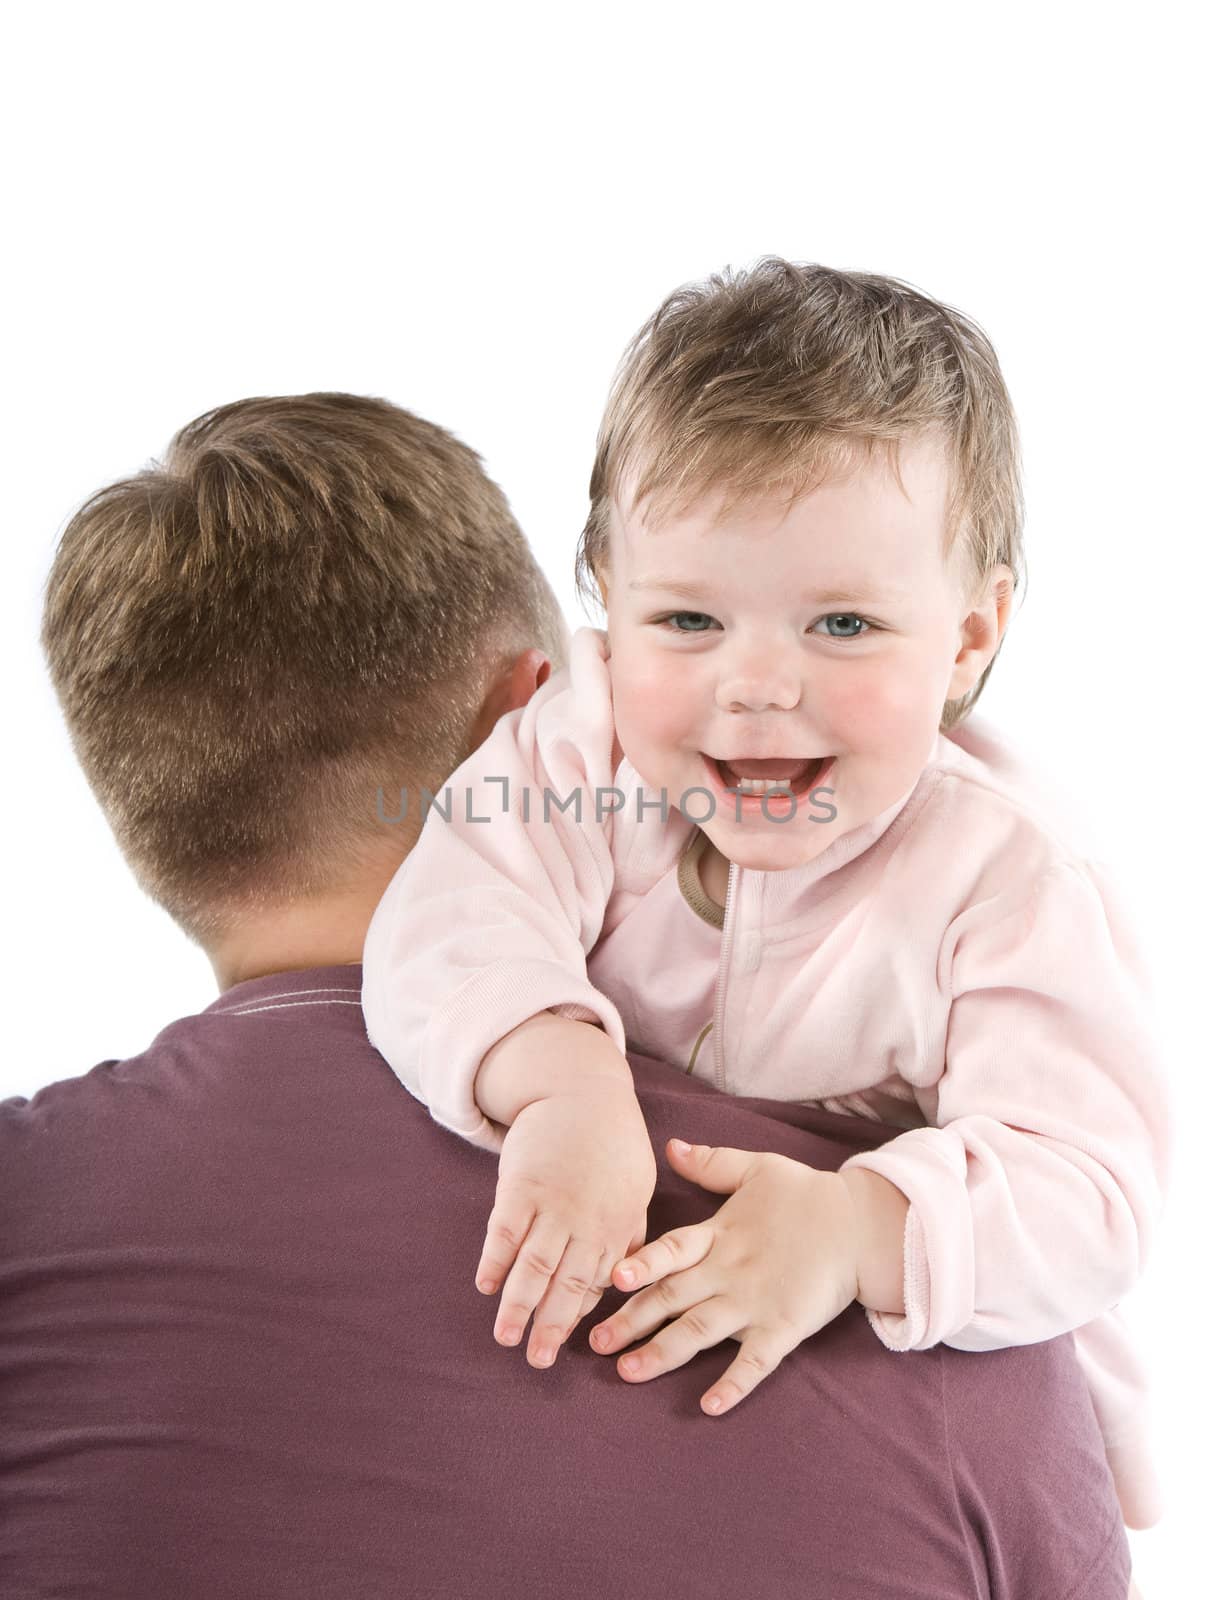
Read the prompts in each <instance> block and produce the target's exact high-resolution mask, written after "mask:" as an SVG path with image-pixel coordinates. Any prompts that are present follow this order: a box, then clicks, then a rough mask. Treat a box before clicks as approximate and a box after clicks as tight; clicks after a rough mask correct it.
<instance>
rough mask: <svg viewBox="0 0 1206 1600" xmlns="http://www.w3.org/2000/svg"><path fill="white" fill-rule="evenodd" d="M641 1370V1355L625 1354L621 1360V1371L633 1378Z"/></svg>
mask: <svg viewBox="0 0 1206 1600" xmlns="http://www.w3.org/2000/svg"><path fill="white" fill-rule="evenodd" d="M640 1370H641V1358H640V1356H625V1357H624V1359H623V1360H622V1361H621V1362H620V1371H621V1372H623V1373H626V1374H627V1375H628V1377H630V1378H633V1377H635V1376H636V1374H637V1373H638V1372H639V1371H640Z"/></svg>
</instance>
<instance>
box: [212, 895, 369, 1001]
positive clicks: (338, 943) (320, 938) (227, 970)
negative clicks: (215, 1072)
mask: <svg viewBox="0 0 1206 1600" xmlns="http://www.w3.org/2000/svg"><path fill="white" fill-rule="evenodd" d="M392 876H393V871H392V869H391V870H390V871H388V872H385V873H384V874H380V875H378V874H370V875H369V878H368V879H367V880H366V881H365V882H364V883H362V884H359V885H357V886H356V887H354V888H353V887H349V888H348V889H346V890H344V891H341V892H338V893H336V892H332V893H330V894H327V895H320V896H318V897H316V898H315V899H313V900H303V901H297V902H295V903H294V904H292V905H285V906H278V907H273V908H271V909H268V910H264V911H261V912H254V913H253V912H244V913H241V914H240V916H239V919H238V922H237V924H236V926H235V927H234V928H233V929H232V930H231V931H230V932H229V933H227V934H225V935H223V936H222V937H221V938H219V939H215V940H213V941H211V942H210V944H209V945H208V946H207V947H206V955H208V957H209V963H210V966H211V967H213V969H214V977H215V978H216V979H217V980H218V988H219V989H220V990H222V991H225V990H227V989H230V988H233V987H234V985H235V984H236V983H245V982H246V981H247V980H248V979H249V978H267V977H271V976H273V975H274V974H275V973H278V972H302V971H305V970H307V969H308V968H310V967H342V966H351V965H353V964H355V963H356V962H358V961H360V960H361V958H362V956H363V954H364V936H365V934H366V933H367V932H368V925H369V922H370V921H371V920H372V916H373V912H374V911H375V910H376V909H377V902H378V901H379V900H380V898H381V896H382V895H383V894H384V893H385V890H386V887H387V886H388V884H389V880H390V878H391V877H392Z"/></svg>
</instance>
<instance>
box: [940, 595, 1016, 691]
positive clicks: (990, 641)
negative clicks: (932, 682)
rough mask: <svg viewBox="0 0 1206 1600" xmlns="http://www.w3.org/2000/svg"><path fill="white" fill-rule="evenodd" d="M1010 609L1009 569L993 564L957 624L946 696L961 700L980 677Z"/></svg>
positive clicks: (1011, 599) (997, 644)
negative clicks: (957, 640)
mask: <svg viewBox="0 0 1206 1600" xmlns="http://www.w3.org/2000/svg"><path fill="white" fill-rule="evenodd" d="M1012 609H1013V573H1012V572H1010V570H1009V568H1008V567H1006V566H1000V567H994V568H993V569H992V571H991V572H990V573H989V574H988V576H987V578H985V580H984V583H983V586H982V587H981V589H980V592H979V598H978V599H977V600H976V603H975V604H974V605H973V606H972V609H971V610H970V611H969V612H968V613H967V615H966V616H965V617H964V618H963V621H962V622H961V624H960V626H959V637H960V646H959V653H958V655H956V657H955V662H954V668H953V670H952V672H951V681H950V683H949V684H948V685H947V689H946V698H947V699H948V700H961V699H962V698H963V696H964V695H965V694H967V693H968V691H969V690H971V689H973V688H974V687H975V685H976V684H977V683H978V682H979V681H980V678H981V677H982V676H983V674H984V672H985V671H986V669H987V667H988V664H989V662H990V661H991V660H992V658H993V657H994V656H995V655H996V653H997V651H998V650H999V649H1000V645H1001V640H1002V639H1003V638H1004V637H1005V629H1006V628H1007V627H1008V626H1009V615H1010V612H1011V611H1012Z"/></svg>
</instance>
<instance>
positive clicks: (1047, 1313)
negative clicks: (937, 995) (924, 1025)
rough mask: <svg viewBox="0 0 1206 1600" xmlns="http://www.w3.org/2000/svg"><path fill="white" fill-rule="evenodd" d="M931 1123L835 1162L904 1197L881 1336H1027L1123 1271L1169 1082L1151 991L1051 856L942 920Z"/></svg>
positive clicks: (1111, 922) (1090, 1311) (1143, 1253)
mask: <svg viewBox="0 0 1206 1600" xmlns="http://www.w3.org/2000/svg"><path fill="white" fill-rule="evenodd" d="M939 980H940V981H944V982H946V983H949V986H950V994H951V1009H950V1017H949V1024H948V1031H947V1054H946V1070H945V1073H944V1075H943V1077H942V1078H941V1079H940V1080H939V1082H938V1085H937V1114H936V1115H935V1117H934V1122H935V1126H933V1127H929V1128H919V1129H914V1130H910V1131H909V1132H907V1133H904V1134H901V1135H899V1136H898V1137H897V1138H895V1139H893V1140H891V1141H890V1142H889V1143H888V1144H886V1145H883V1146H881V1147H880V1148H879V1149H877V1150H874V1151H868V1152H867V1153H865V1154H863V1155H858V1156H854V1157H852V1158H851V1160H850V1161H848V1162H846V1163H845V1164H844V1167H843V1171H853V1170H859V1169H864V1170H867V1171H870V1172H875V1173H878V1174H879V1175H880V1176H881V1177H883V1178H886V1179H888V1180H889V1181H890V1182H891V1183H893V1184H895V1185H896V1187H897V1188H898V1189H899V1190H900V1191H901V1193H902V1194H903V1195H904V1196H905V1197H906V1198H907V1199H908V1201H909V1209H908V1216H907V1221H906V1226H905V1236H904V1252H903V1263H902V1266H903V1291H904V1293H903V1300H904V1309H903V1312H902V1313H901V1314H898V1315H897V1314H893V1313H891V1312H879V1311H872V1312H871V1313H870V1317H871V1322H872V1324H873V1326H874V1327H875V1329H876V1332H877V1333H878V1334H879V1336H880V1338H881V1339H882V1340H883V1342H884V1343H885V1344H887V1345H889V1346H890V1347H891V1348H893V1349H897V1350H910V1349H925V1348H928V1347H929V1346H931V1345H934V1344H936V1343H938V1342H939V1341H942V1342H944V1343H946V1344H948V1345H952V1346H954V1347H955V1348H957V1349H964V1350H987V1349H996V1348H1000V1347H1002V1346H1006V1345H1014V1344H1030V1343H1035V1342H1037V1341H1039V1340H1042V1339H1049V1338H1053V1337H1054V1336H1056V1335H1057V1334H1061V1333H1066V1332H1068V1331H1069V1330H1071V1329H1074V1328H1079V1327H1082V1326H1083V1325H1084V1324H1086V1323H1088V1322H1090V1321H1092V1320H1093V1319H1094V1318H1095V1317H1096V1316H1098V1315H1099V1314H1100V1313H1101V1312H1103V1311H1106V1310H1108V1309H1109V1308H1110V1307H1112V1306H1114V1305H1116V1304H1117V1303H1118V1301H1119V1300H1121V1299H1122V1297H1123V1296H1124V1295H1125V1294H1126V1293H1127V1291H1128V1290H1129V1289H1130V1288H1131V1287H1132V1286H1133V1284H1134V1283H1135V1281H1136V1279H1137V1277H1138V1275H1139V1272H1140V1269H1141V1268H1142V1266H1143V1265H1144V1263H1145V1261H1146V1259H1147V1256H1148V1253H1149V1251H1150V1248H1151V1243H1152V1238H1153V1233H1154V1229H1155V1226H1156V1223H1157V1220H1158V1217H1159V1213H1160V1211H1161V1209H1162V1205H1163V1193H1164V1190H1165V1186H1166V1183H1167V1163H1168V1154H1169V1146H1170V1138H1171V1134H1170V1116H1169V1107H1168V1089H1167V1084H1166V1081H1165V1076H1164V1073H1163V1071H1162V1067H1161V1063H1160V1060H1159V1053H1158V1050H1157V1048H1156V1046H1155V1044H1154V1042H1153V1039H1152V1036H1151V1033H1150V1030H1149V1024H1148V1011H1149V1004H1150V1002H1149V999H1148V997H1147V995H1146V993H1145V992H1144V985H1143V980H1142V977H1141V975H1140V972H1139V969H1138V962H1137V959H1136V956H1135V951H1134V948H1133V945H1132V942H1131V939H1130V936H1129V934H1128V932H1127V930H1126V928H1125V924H1124V921H1123V919H1122V916H1121V914H1120V912H1119V910H1118V908H1117V906H1116V905H1115V904H1114V902H1113V898H1112V896H1111V894H1110V891H1109V889H1108V887H1107V885H1106V884H1105V883H1104V882H1103V881H1102V880H1101V879H1100V877H1099V875H1098V874H1097V873H1096V872H1095V870H1094V869H1093V868H1092V867H1091V866H1090V865H1088V864H1087V863H1083V862H1081V863H1077V862H1071V861H1069V862H1063V863H1060V864H1058V865H1056V866H1054V867H1052V868H1051V869H1050V870H1049V871H1048V872H1047V873H1046V874H1045V875H1044V876H1043V877H1042V878H1041V879H1040V880H1039V881H1038V882H1037V883H1036V884H1035V885H1034V886H1033V888H1032V889H1031V890H1030V891H1029V892H1027V893H1025V894H1021V895H1019V898H1018V901H1017V902H1016V903H1015V904H1014V905H1013V906H1012V907H1011V908H1004V909H1002V908H1000V907H999V905H998V903H997V902H995V901H989V902H985V903H982V904H980V905H977V906H975V907H973V908H971V909H970V910H969V911H967V912H965V913H963V914H962V915H961V916H960V917H958V918H956V920H955V922H954V923H953V924H952V926H951V928H950V930H949V931H948V935H947V939H946V941H945V943H944V947H943V951H942V953H941V956H940V960H939Z"/></svg>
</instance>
